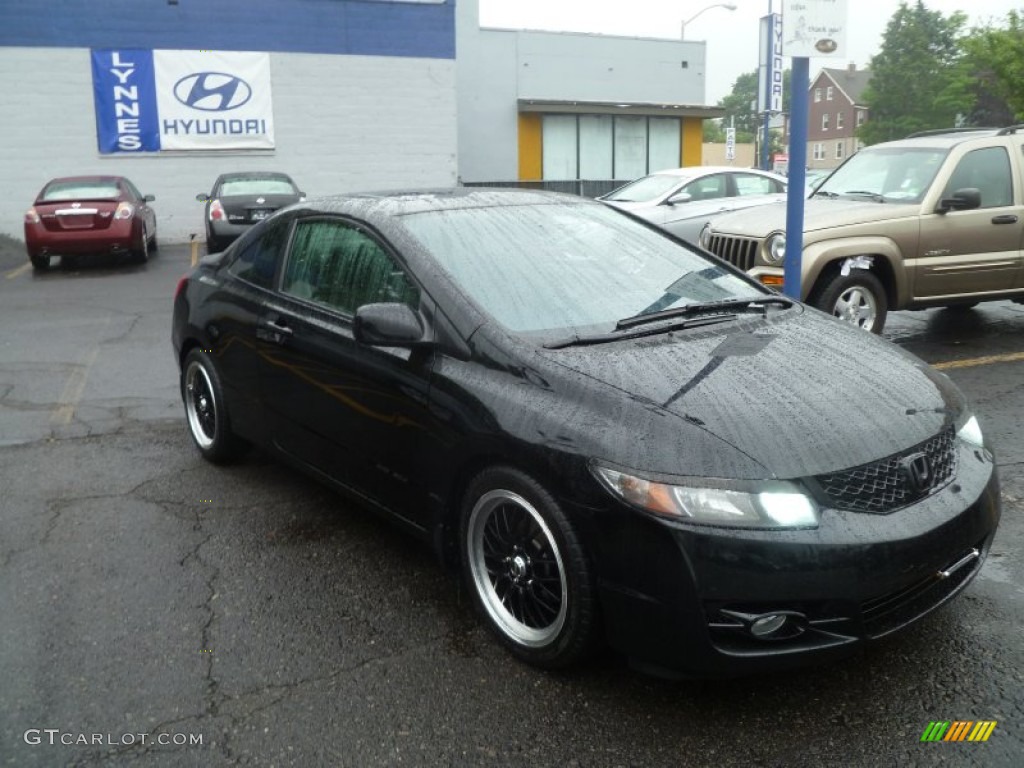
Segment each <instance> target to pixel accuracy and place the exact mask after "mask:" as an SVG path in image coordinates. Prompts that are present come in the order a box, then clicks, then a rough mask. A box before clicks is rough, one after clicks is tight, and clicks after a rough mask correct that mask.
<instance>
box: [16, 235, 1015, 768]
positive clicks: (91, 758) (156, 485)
mask: <svg viewBox="0 0 1024 768" xmlns="http://www.w3.org/2000/svg"><path fill="white" fill-rule="evenodd" d="M187 263H188V252H187V249H186V248H184V247H177V246H171V247H162V248H161V252H160V255H159V256H158V257H157V258H156V259H155V260H154V261H152V262H151V263H150V264H148V265H146V266H144V267H119V266H110V267H102V268H96V269H92V270H88V269H82V270H76V271H75V272H63V271H61V270H55V271H54V272H53V273H51V274H47V275H44V276H33V275H31V274H22V275H19V276H17V277H15V278H13V279H11V280H7V279H0V324H2V326H3V327H4V328H5V329H18V330H19V331H20V333H11V332H8V333H5V334H4V335H3V337H2V338H0V438H2V439H0V442H3V443H4V444H3V445H2V446H0V488H2V489H3V493H0V691H2V694H0V765H8V764H9V765H18V766H21V765H27V766H36V765H38V766H44V765H45V766H49V765H56V764H72V765H103V764H110V763H114V764H118V765H146V766H150V765H157V766H159V765H168V766H179V765H204V766H205V765H246V764H252V765H282V766H284V765H295V766H310V765H323V764H327V765H338V766H360V767H362V766H394V765H410V766H508V765H535V766H598V767H603V766H645V767H647V766H680V765H716V766H761V767H765V768H775V767H776V766H778V767H779V768H781V767H783V766H785V767H786V768H789V766H822V765H837V766H838V765H842V766H876V765H894V764H899V765H903V764H907V765H949V766H960V765H977V766H1016V765H1018V764H1019V759H1020V756H1021V754H1024V680H1022V677H1024V644H1022V643H1021V642H1020V627H1021V626H1022V625H1024V588H1022V586H1021V585H1022V584H1024V566H1022V563H1021V560H1020V558H1019V557H1018V555H1017V553H1019V552H1020V551H1022V549H1024V514H1022V513H1024V434H1022V433H1024V430H1020V429H1019V428H1018V427H1017V425H1018V424H1019V414H1020V413H1021V412H1022V410H1024V408H1022V406H1024V391H1022V385H1021V383H1020V382H1021V381H1022V380H1024V377H1022V375H1021V374H1022V372H1024V362H1021V361H1015V360H1012V359H1008V358H1005V356H1008V355H1012V354H1015V353H1018V352H1020V351H1024V333H1020V334H1018V335H1017V341H1016V346H1014V340H1013V339H1012V338H1011V337H1012V335H1013V333H1012V330H1013V329H1014V328H1015V327H1016V325H1015V324H1017V323H1019V322H1020V321H1021V318H1022V317H1024V315H1022V314H1021V313H1020V312H1019V311H1018V308H1017V307H1016V305H1008V306H1003V305H998V306H995V307H993V308H989V309H982V310H976V311H975V314H976V315H977V317H975V318H974V319H973V320H968V321H964V320H963V319H961V320H959V321H957V323H953V322H952V321H951V320H949V319H948V318H944V317H943V316H941V315H942V313H940V312H933V313H931V314H928V313H923V314H920V315H918V314H915V315H912V316H909V317H908V318H906V319H905V320H900V321H899V322H896V318H895V317H894V318H893V324H892V327H891V329H890V331H889V333H890V334H891V335H892V338H893V339H894V340H895V341H897V343H900V344H902V345H904V346H906V347H907V348H908V349H911V350H912V351H914V352H915V353H918V354H922V355H924V356H925V357H926V359H928V360H929V361H930V362H933V363H938V364H939V365H945V364H948V363H952V362H960V363H969V364H968V365H963V366H961V367H949V368H947V369H946V370H947V373H949V375H950V376H952V377H953V378H954V379H955V380H956V381H957V383H958V384H959V385H960V386H961V387H963V388H964V389H965V391H966V392H967V394H968V396H969V397H970V399H971V400H972V402H973V403H974V404H975V406H976V408H977V411H978V415H979V419H980V420H981V422H982V425H983V427H985V429H986V433H987V434H988V435H989V436H991V437H992V439H993V440H995V441H996V444H997V447H998V450H999V456H1000V466H1001V473H1002V479H1003V490H1004V501H1005V509H1004V518H1003V523H1002V526H1001V528H1000V531H999V533H998V535H997V537H996V541H995V545H994V548H993V552H992V556H991V557H990V559H989V560H988V562H987V563H986V564H985V567H984V569H983V570H982V572H981V574H980V575H979V577H978V578H977V579H976V580H975V581H974V582H973V583H972V585H971V586H970V587H969V589H968V590H967V591H966V592H965V594H964V595H962V596H961V597H960V598H959V599H957V600H956V601H955V602H954V603H953V604H951V605H949V606H947V607H945V608H943V609H941V610H940V611H938V612H937V613H935V614H934V615H933V616H931V617H929V618H927V619H925V620H923V621H922V622H920V623H918V624H917V625H915V626H914V627H912V628H910V629H909V630H908V631H906V632H903V633H901V634H899V635H897V636H895V637H893V638H890V639H888V640H886V641H883V642H881V643H879V644H877V645H876V646H874V647H873V648H871V649H870V650H869V651H867V652H866V653H865V654H863V655H861V656H858V657H856V658H853V659H850V660H847V661H845V662H842V663H839V664H834V665H831V666H827V667H822V668H817V669H811V670H804V671H800V672H796V673H790V674H785V675H781V674H780V675H771V676H762V677H755V678H747V679H739V680H728V681H716V682H668V681H662V680H656V679H652V678H649V677H644V676H641V675H638V674H636V673H634V672H632V671H631V670H629V669H628V668H627V667H626V666H625V665H624V664H623V662H622V661H621V660H619V659H616V658H611V657H605V658H601V659H599V660H597V661H596V662H594V663H592V664H591V665H589V666H587V667H586V668H584V669H582V670H579V671H577V672H574V673H571V674H560V675H555V674H546V673H543V672H539V671H537V670H534V669H532V668H529V667H525V666H523V665H521V664H519V663H517V662H515V661H514V660H513V659H512V658H511V657H510V656H508V655H507V654H506V653H504V652H503V651H502V650H501V649H500V648H499V647H498V645H497V644H496V643H495V642H494V641H493V640H492V639H491V638H490V636H489V635H488V634H487V632H486V631H485V630H484V629H482V627H481V625H480V624H479V623H478V622H477V620H476V619H475V617H474V616H473V613H472V610H471V608H470V605H469V601H468V596H467V595H465V594H464V593H463V592H462V590H461V589H460V587H459V584H458V581H457V580H456V579H455V578H454V577H452V576H451V575H449V574H447V573H446V572H445V571H443V570H442V569H441V568H440V567H439V566H438V565H437V563H436V562H435V561H434V560H433V559H432V557H431V556H430V554H429V553H428V552H427V551H426V550H425V549H424V548H423V547H421V546H420V545H419V544H417V543H415V542H414V541H412V540H411V539H409V538H408V537H407V536H405V535H404V534H402V533H400V532H399V531H397V530H396V529H395V528H393V527H392V526H390V525H388V524H386V523H385V522H383V521H381V520H380V519H378V518H376V517H374V516H372V515H370V514H368V513H366V512H364V511H361V510H360V509H358V508H355V507H353V506H352V505H350V504H347V503H345V502H344V501H342V500H341V499H340V498H339V497H337V496H335V495H334V494H333V493H331V492H329V491H327V490H325V489H323V488H321V487H320V486H318V485H316V484H315V483H312V482H310V481H309V480H307V479H306V478H304V477H302V476H300V475H298V474H296V473H294V472H292V471H291V470H289V469H287V468H285V467H283V466H282V465H280V464H279V463H278V462H276V461H274V460H271V459H269V458H268V457H266V456H265V455H263V454H261V453H258V452H254V453H252V454H250V455H249V456H248V457H246V458H245V459H244V460H243V461H242V462H240V463H239V464H238V465H236V466H232V467H227V468H217V467H213V466H211V465H209V464H207V463H205V462H203V461H202V460H201V459H200V458H199V456H198V454H197V453H196V451H195V450H194V449H193V448H192V446H191V444H190V443H189V438H188V436H187V432H186V428H185V424H184V420H183V418H182V415H181V406H180V401H179V398H178V392H177V383H176V370H175V366H174V363H173V360H172V359H171V353H170V342H169V337H168V334H169V320H170V301H169V297H170V293H171V292H172V291H173V288H174V284H175V282H176V280H177V277H178V276H179V275H180V274H181V272H182V271H183V270H184V268H185V267H186V266H187ZM943 324H945V325H946V326H949V327H946V328H945V334H944V335H942V334H940V332H939V331H940V328H941V327H942V326H943ZM994 356H1003V358H1000V360H1001V361H997V362H977V361H979V360H983V359H984V358H986V357H988V358H991V357H994ZM942 720H950V721H953V720H972V721H977V720H994V721H996V722H997V725H996V728H995V730H994V731H993V733H992V736H991V737H990V739H989V740H988V741H987V742H985V743H968V742H964V743H922V742H921V735H922V733H923V731H924V729H925V728H926V727H927V726H928V723H929V722H931V721H942ZM143 736H144V737H145V740H146V743H142V739H143ZM83 738H84V740H85V742H86V743H81V741H82V739H83ZM161 739H162V740H163V741H166V742H167V743H165V744H162V743H158V742H159V740H161ZM197 739H198V740H200V741H201V743H196V741H197ZM51 740H53V741H54V743H53V744H51V743H50V741H51ZM62 741H63V742H71V743H69V744H62V743H61V742H62ZM97 741H98V742H99V743H97Z"/></svg>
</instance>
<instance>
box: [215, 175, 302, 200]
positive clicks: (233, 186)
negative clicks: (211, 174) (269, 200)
mask: <svg viewBox="0 0 1024 768" xmlns="http://www.w3.org/2000/svg"><path fill="white" fill-rule="evenodd" d="M294 194H295V187H294V186H292V185H291V184H290V183H289V182H287V181H285V180H284V179H231V180H230V181H225V182H223V183H222V184H221V185H220V196H221V197H231V196H233V195H294Z"/></svg>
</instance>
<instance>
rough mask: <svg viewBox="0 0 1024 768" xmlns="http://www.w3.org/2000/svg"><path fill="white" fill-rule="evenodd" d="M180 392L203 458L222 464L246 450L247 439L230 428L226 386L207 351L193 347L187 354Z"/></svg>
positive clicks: (190, 429) (189, 426)
mask: <svg viewBox="0 0 1024 768" xmlns="http://www.w3.org/2000/svg"><path fill="white" fill-rule="evenodd" d="M181 395H182V398H183V399H184V401H185V416H186V418H187V419H188V428H189V432H191V434H192V441H193V442H194V443H195V444H196V447H197V448H198V449H199V452H200V453H202V454H203V457H204V458H206V459H207V460H209V461H212V462H214V463H217V464H220V463H224V462H227V461H231V460H232V459H235V458H237V457H238V456H239V455H241V454H242V453H243V452H244V451H245V449H246V447H247V444H246V443H245V441H244V440H242V439H241V438H239V437H238V436H237V435H235V434H234V433H233V432H232V431H231V422H230V419H229V418H228V409H227V403H226V401H225V399H224V387H223V386H222V384H221V381H220V375H219V374H218V373H217V369H216V367H215V366H214V364H213V361H212V360H211V359H210V356H209V355H208V354H207V353H206V352H203V351H202V350H199V349H193V350H191V351H190V352H189V353H188V355H187V356H186V357H185V364H184V366H183V367H182V372H181Z"/></svg>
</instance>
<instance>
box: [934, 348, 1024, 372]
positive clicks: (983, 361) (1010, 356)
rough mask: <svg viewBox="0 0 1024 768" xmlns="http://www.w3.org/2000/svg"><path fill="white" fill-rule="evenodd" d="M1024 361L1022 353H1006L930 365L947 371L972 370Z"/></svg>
mask: <svg viewBox="0 0 1024 768" xmlns="http://www.w3.org/2000/svg"><path fill="white" fill-rule="evenodd" d="M1020 360H1024V352H1007V353H1006V354H1005V355H988V356H987V357H972V358H968V359H967V360H950V361H949V362H946V363H932V368H938V369H939V370H940V371H948V370H949V369H950V368H973V367H975V366H976V365H992V363H1015V362H1018V361H1020Z"/></svg>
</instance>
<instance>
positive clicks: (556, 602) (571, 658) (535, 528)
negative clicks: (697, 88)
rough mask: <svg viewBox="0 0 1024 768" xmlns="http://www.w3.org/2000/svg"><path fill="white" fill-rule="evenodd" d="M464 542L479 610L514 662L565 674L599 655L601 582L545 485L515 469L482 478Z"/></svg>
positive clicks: (467, 508)
mask: <svg viewBox="0 0 1024 768" xmlns="http://www.w3.org/2000/svg"><path fill="white" fill-rule="evenodd" d="M459 541H460V545H459V546H460V556H461V561H462V572H463V578H464V579H465V582H466V585H467V587H468V588H469V592H470V595H471V596H472V600H473V604H474V607H475V608H476V610H477V612H478V613H479V614H480V615H481V616H482V617H483V619H484V621H485V622H486V623H487V624H488V626H489V627H490V628H491V630H492V631H493V632H494V633H495V634H496V635H497V636H498V638H499V640H500V641H501V642H502V644H503V645H504V646H505V647H506V648H508V649H509V650H510V651H511V652H512V653H513V654H514V655H516V656H517V657H519V658H520V659H522V660H523V661H526V662H528V663H530V664H532V665H534V666H537V667H542V668H545V669H557V668H562V667H566V666H569V665H571V664H574V663H576V662H579V661H580V660H582V659H583V658H585V657H586V656H588V655H589V654H590V653H591V652H592V651H593V650H594V648H595V647H596V644H597V643H596V635H597V628H598V618H597V598H596V591H595V588H594V583H593V575H592V572H591V569H590V566H589V563H588V561H587V558H586V555H585V553H584V551H583V547H582V545H581V543H580V540H579V538H578V536H577V534H576V532H575V531H574V530H573V527H572V525H571V523H570V522H569V520H568V518H567V517H566V516H565V513H564V512H563V511H562V509H561V507H560V506H559V504H558V502H557V501H556V500H555V498H554V497H553V496H552V495H551V494H550V493H549V492H548V491H547V490H545V488H544V487H543V486H542V485H541V484H540V483H538V482H537V481H536V480H534V479H533V478H531V477H530V476H528V475H526V474H524V473H523V472H520V471H519V470H516V469H513V468H511V467H502V466H497V467H492V468H490V469H487V470H485V471H483V472H481V473H480V474H479V475H477V476H476V478H474V479H473V481H472V482H471V483H470V484H469V487H468V488H467V489H466V493H465V495H464V497H463V503H462V510H461V518H460V526H459Z"/></svg>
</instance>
